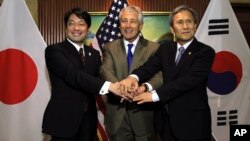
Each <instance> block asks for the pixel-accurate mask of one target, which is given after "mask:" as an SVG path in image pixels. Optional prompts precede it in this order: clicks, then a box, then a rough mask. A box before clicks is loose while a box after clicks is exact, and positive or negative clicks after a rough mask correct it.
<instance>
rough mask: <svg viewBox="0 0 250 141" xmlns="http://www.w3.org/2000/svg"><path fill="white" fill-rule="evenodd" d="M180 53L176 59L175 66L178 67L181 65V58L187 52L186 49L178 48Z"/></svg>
mask: <svg viewBox="0 0 250 141" xmlns="http://www.w3.org/2000/svg"><path fill="white" fill-rule="evenodd" d="M178 51H179V54H178V56H177V58H176V61H175V65H177V64H178V63H179V61H180V59H181V56H182V54H183V52H184V51H185V48H184V47H180V48H178Z"/></svg>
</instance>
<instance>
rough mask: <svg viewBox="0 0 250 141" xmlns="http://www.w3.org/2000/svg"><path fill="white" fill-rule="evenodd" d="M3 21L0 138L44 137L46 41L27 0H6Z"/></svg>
mask: <svg viewBox="0 0 250 141" xmlns="http://www.w3.org/2000/svg"><path fill="white" fill-rule="evenodd" d="M0 21H1V22H0V34H1V38H0V72H1V73H0V112H1V116H0V140H1V141H42V140H43V135H42V133H41V125H42V117H43V112H44V110H45V107H46V105H47V102H48V100H49V93H50V91H49V83H48V79H47V78H48V77H47V73H46V66H45V60H44V49H45V47H46V43H45V42H44V40H43V38H42V36H41V34H40V32H39V30H38V28H37V26H36V24H35V22H34V20H33V18H32V16H31V14H30V12H29V9H28V7H27V5H26V3H25V0H4V1H3V3H2V5H1V7H0Z"/></svg>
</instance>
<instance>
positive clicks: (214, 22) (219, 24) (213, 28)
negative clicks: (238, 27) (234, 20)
mask: <svg viewBox="0 0 250 141" xmlns="http://www.w3.org/2000/svg"><path fill="white" fill-rule="evenodd" d="M220 34H229V19H211V20H209V26H208V35H220Z"/></svg>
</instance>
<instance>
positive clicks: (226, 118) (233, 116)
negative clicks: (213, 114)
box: [217, 110, 238, 126]
mask: <svg viewBox="0 0 250 141" xmlns="http://www.w3.org/2000/svg"><path fill="white" fill-rule="evenodd" d="M227 123H228V124H229V125H232V124H238V111H237V110H230V111H228V112H227V111H218V112H217V126H226V125H227Z"/></svg>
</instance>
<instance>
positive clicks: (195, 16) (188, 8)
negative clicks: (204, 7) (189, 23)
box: [169, 5, 198, 27]
mask: <svg viewBox="0 0 250 141" xmlns="http://www.w3.org/2000/svg"><path fill="white" fill-rule="evenodd" d="M180 11H189V12H190V13H191V14H192V16H193V18H194V23H196V24H197V22H198V15H197V12H196V11H195V10H194V9H192V8H190V7H189V6H187V5H180V6H178V7H176V8H175V9H174V10H173V11H172V12H171V14H170V16H169V24H170V26H172V27H173V18H174V16H175V15H176V14H178V13H179V12H180Z"/></svg>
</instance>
